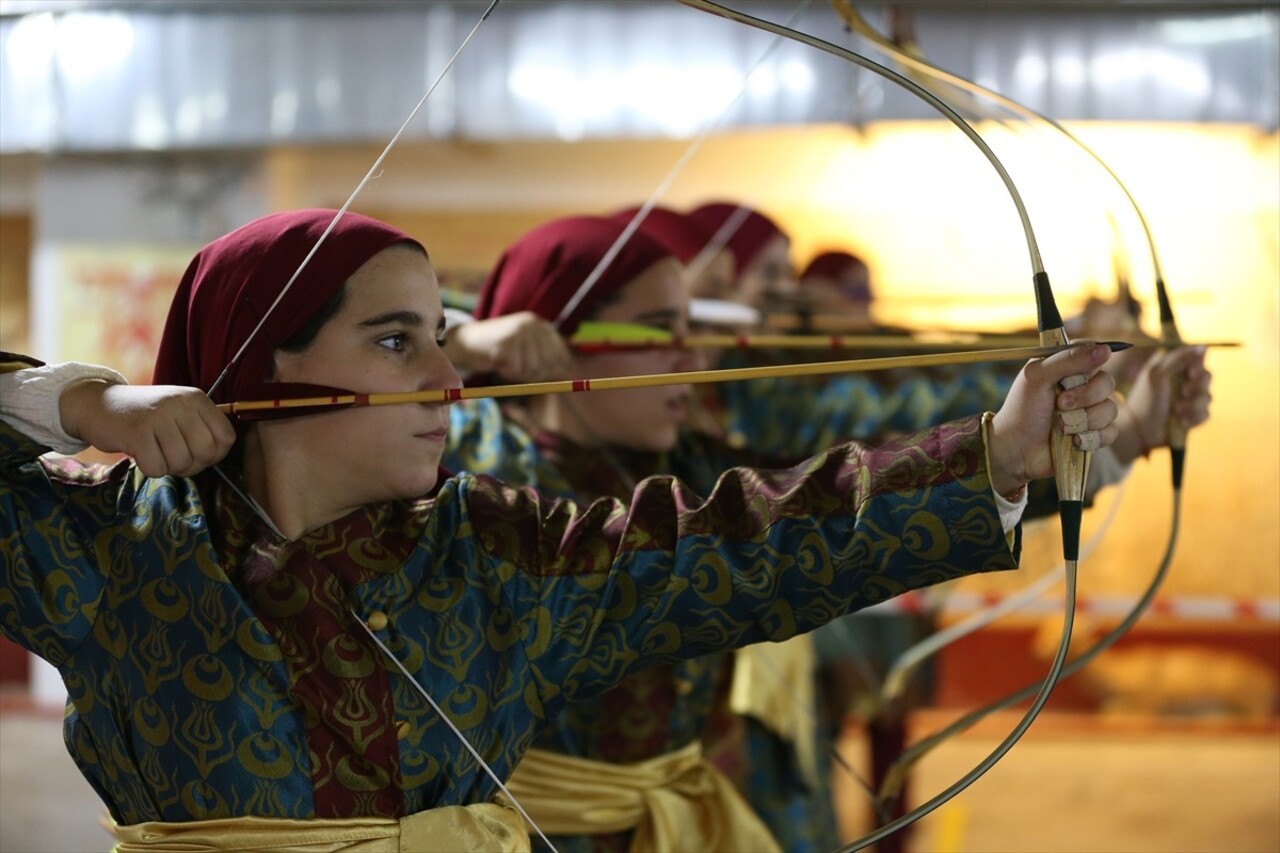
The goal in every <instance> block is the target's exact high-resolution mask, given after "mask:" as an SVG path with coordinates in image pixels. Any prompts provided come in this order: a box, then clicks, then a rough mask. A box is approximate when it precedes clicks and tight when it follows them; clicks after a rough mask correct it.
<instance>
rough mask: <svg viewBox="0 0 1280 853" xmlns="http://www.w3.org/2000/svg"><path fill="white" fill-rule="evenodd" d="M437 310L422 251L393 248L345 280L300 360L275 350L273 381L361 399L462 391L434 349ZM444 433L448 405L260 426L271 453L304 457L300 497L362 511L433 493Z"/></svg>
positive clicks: (439, 320)
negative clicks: (305, 476) (313, 495)
mask: <svg viewBox="0 0 1280 853" xmlns="http://www.w3.org/2000/svg"><path fill="white" fill-rule="evenodd" d="M443 316H444V315H443V311H442V309H441V305H440V292H439V287H438V285H437V283H436V277H435V273H434V272H433V271H432V269H431V264H430V263H429V262H428V260H427V258H426V256H425V255H423V254H422V252H420V251H418V250H416V249H414V248H411V247H408V246H392V247H391V248H388V249H384V250H383V251H381V252H379V253H378V254H377V255H374V256H373V257H372V258H370V259H369V260H368V261H367V262H365V264H364V265H362V266H361V267H360V268H359V269H358V270H356V272H355V273H354V274H353V275H352V276H351V278H349V279H347V282H346V298H345V300H344V302H343V305H342V308H341V309H340V310H339V311H338V313H337V314H335V315H334V316H333V317H332V318H331V319H330V320H329V321H328V322H327V323H325V325H324V326H323V327H322V328H321V329H320V332H319V333H318V334H317V335H316V337H315V340H314V341H313V342H312V344H311V345H310V346H309V347H308V348H307V349H305V350H303V351H302V352H298V353H290V352H284V351H281V350H277V352H276V378H277V379H278V380H279V381H281V382H306V383H313V384H317V385H329V386H333V387H337V388H345V389H348V390H351V391H356V392H359V393H374V392H388V391H419V390H427V389H438V388H456V387H460V386H461V384H462V382H461V380H460V379H459V378H458V374H457V373H456V372H455V371H454V369H453V365H452V364H451V363H450V362H449V360H448V358H446V357H445V354H444V352H443V351H442V350H441V349H440V345H439V343H438V338H439V336H440V335H441V334H442V332H443V323H444V320H443ZM448 424H449V412H448V406H447V404H428V405H424V404H403V405H392V406H376V407H366V408H353V409H345V410H340V411H335V412H331V413H325V414H319V415H310V416H305V417H300V418H290V419H287V420H281V421H266V422H263V423H262V424H261V425H260V427H261V428H262V430H263V433H262V434H263V440H264V444H265V443H267V442H268V441H270V447H271V451H272V452H283V453H289V454H293V455H295V458H297V456H296V454H303V455H305V461H304V465H305V467H306V470H308V472H309V474H310V477H311V479H310V481H309V482H308V483H307V484H306V486H305V488H306V489H307V490H308V491H310V490H312V489H321V490H324V489H328V490H332V492H333V494H332V495H328V496H326V495H324V494H323V493H322V494H321V496H322V497H332V498H333V499H334V500H335V501H337V502H347V503H349V505H350V506H352V507H354V506H359V505H361V504H364V503H370V502H373V501H380V500H394V499H400V498H411V497H417V496H419V495H422V494H423V493H425V492H428V491H430V490H431V488H432V487H433V486H434V485H435V481H436V469H437V466H438V465H439V464H440V455H441V453H442V451H443V448H444V439H445V433H446V431H447V429H448Z"/></svg>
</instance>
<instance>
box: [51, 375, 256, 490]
mask: <svg viewBox="0 0 1280 853" xmlns="http://www.w3.org/2000/svg"><path fill="white" fill-rule="evenodd" d="M58 412H59V416H60V417H61V418H62V428H63V430H65V431H66V433H67V434H68V435H71V436H73V437H75V438H78V439H80V440H81V441H84V442H88V443H89V444H90V445H92V446H93V447H96V448H97V449H98V450H103V451H107V452H109V453H117V452H118V453H126V454H128V455H129V456H132V457H133V458H134V460H135V461H136V462H137V464H138V469H139V470H141V471H142V473H143V474H145V475H147V476H148V477H160V476H164V475H172V476H176V477H190V476H192V475H194V474H198V473H199V472H201V471H203V470H204V469H206V468H208V467H209V466H211V465H214V464H216V463H217V462H219V461H220V460H221V459H222V458H223V457H224V456H226V455H227V453H228V452H229V451H230V450H231V446H232V445H233V444H235V440H236V432H235V429H234V428H233V427H232V426H231V421H229V420H228V419H227V416H226V415H224V414H223V413H222V412H220V411H218V409H217V407H216V406H215V405H214V404H213V401H212V400H210V399H209V397H208V396H207V395H206V394H205V393H204V392H203V391H201V390H200V389H198V388H183V387H180V386H176V385H116V384H111V383H108V382H102V381H99V380H86V381H82V382H76V383H74V384H72V385H70V386H68V387H67V388H66V389H65V390H64V391H63V392H62V396H61V397H60V398H59V400H58Z"/></svg>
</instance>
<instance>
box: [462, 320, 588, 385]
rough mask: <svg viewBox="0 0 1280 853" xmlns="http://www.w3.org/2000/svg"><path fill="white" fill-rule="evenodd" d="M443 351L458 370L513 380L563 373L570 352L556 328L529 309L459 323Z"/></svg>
mask: <svg viewBox="0 0 1280 853" xmlns="http://www.w3.org/2000/svg"><path fill="white" fill-rule="evenodd" d="M445 353H446V354H447V355H448V356H449V358H450V360H452V361H453V363H454V364H455V365H456V366H457V367H458V369H459V370H461V371H464V372H466V373H497V374H499V375H500V376H502V377H503V378H505V379H508V380H511V381H513V382H536V381H538V380H543V379H551V378H554V377H558V376H564V375H565V373H566V371H567V370H568V367H569V356H570V353H569V347H568V345H567V344H566V343H565V341H564V337H563V336H561V334H560V332H559V330H557V329H556V327H555V326H554V325H552V324H551V323H550V322H548V321H547V320H544V319H543V318H541V317H539V316H538V315H537V314H534V313H533V312H532V311H520V312H517V313H515V314H507V315H505V316H502V317H493V318H491V319H487V320H476V321H475V322H472V323H466V324H464V325H461V326H459V327H457V328H456V329H453V330H452V331H451V332H450V333H449V339H448V342H447V343H446V344H445Z"/></svg>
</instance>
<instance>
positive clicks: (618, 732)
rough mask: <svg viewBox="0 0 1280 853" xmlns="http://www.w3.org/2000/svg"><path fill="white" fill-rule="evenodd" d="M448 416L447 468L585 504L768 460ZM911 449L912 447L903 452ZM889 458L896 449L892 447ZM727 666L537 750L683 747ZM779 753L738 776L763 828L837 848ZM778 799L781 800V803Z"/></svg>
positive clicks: (820, 808) (816, 799)
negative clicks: (586, 440) (592, 439)
mask: <svg viewBox="0 0 1280 853" xmlns="http://www.w3.org/2000/svg"><path fill="white" fill-rule="evenodd" d="M451 418H452V423H451V426H450V434H449V448H448V451H447V453H446V457H445V460H444V464H445V465H446V466H448V467H451V468H455V469H457V470H464V471H472V472H481V473H490V474H493V475H494V476H497V477H500V478H502V479H503V480H506V481H509V482H519V483H522V484H528V485H533V486H537V487H538V488H539V489H541V490H543V491H544V492H547V493H549V494H553V495H556V496H562V497H572V498H575V499H579V500H582V499H591V498H594V497H597V496H599V495H600V494H602V493H603V494H612V495H617V496H626V495H628V494H629V492H630V485H629V482H628V481H630V480H639V479H642V478H644V477H645V476H649V475H652V474H654V473H656V472H663V473H670V474H673V475H675V476H677V477H679V478H680V480H681V481H682V482H684V483H686V484H687V485H688V486H689V487H690V488H692V489H695V490H697V491H700V492H704V493H708V492H710V491H711V490H712V489H714V488H715V484H716V481H717V479H718V478H719V476H720V474H721V473H723V472H724V471H726V470H728V469H729V468H731V467H733V466H735V465H742V464H746V463H752V464H764V463H765V462H766V461H767V460H764V459H761V458H758V455H756V454H748V453H747V452H745V451H737V450H734V449H732V448H730V447H728V446H727V445H725V444H723V443H721V442H719V441H716V440H714V439H712V438H709V437H707V436H705V435H700V434H696V433H691V432H688V431H685V432H683V433H682V436H681V440H680V444H679V445H678V446H677V447H676V448H675V449H674V450H673V451H672V452H670V453H666V454H652V453H638V452H629V451H625V450H621V449H618V448H611V449H609V450H607V451H603V452H602V451H601V450H599V449H592V448H585V447H581V446H578V445H575V444H573V443H572V442H569V441H567V440H565V439H563V438H561V437H557V436H554V435H551V434H548V433H546V432H545V431H533V432H531V431H528V430H526V429H524V428H522V427H521V426H520V425H519V424H518V423H516V422H515V420H513V418H511V417H507V416H504V412H503V409H502V407H500V406H499V405H498V404H496V403H495V402H493V401H491V400H475V401H470V402H468V403H466V404H462V405H455V406H454V407H453V410H452V415H451ZM919 438H920V437H919V436H918V437H917V439H919ZM907 446H910V445H909V443H908V444H906V445H903V446H902V447H903V448H905V447H907ZM877 452H879V451H877ZM883 452H886V453H895V452H898V451H897V450H895V449H889V448H886V450H885V451H883ZM623 472H625V474H624V473H623ZM921 500H924V501H926V502H927V500H928V499H927V497H925V496H923V495H922V497H921ZM921 508H922V509H924V511H925V512H926V513H927V512H929V509H927V508H925V507H923V506H922V507H921ZM934 509H935V510H936V511H939V512H940V511H941V510H940V508H937V507H935V508H934ZM934 520H936V521H940V519H936V518H935V519H934ZM997 524H998V522H997ZM932 535H934V534H930V536H932ZM955 571H957V572H958V573H961V574H962V573H964V571H965V570H964V568H962V567H961V566H960V565H956V566H955ZM725 662H727V661H725V660H724V657H723V656H715V657H714V658H713V659H702V660H695V661H689V662H685V663H681V664H676V665H673V666H670V667H655V668H650V669H647V670H644V671H642V672H640V673H637V674H636V675H634V676H632V677H630V678H628V679H627V680H626V681H624V682H622V683H621V684H619V685H618V686H617V687H615V688H613V689H612V690H610V691H608V692H606V693H605V694H603V695H602V696H601V697H599V698H598V699H596V700H593V701H590V702H583V703H577V704H574V705H571V706H570V707H569V708H568V709H567V710H566V711H565V712H563V713H562V714H560V715H559V716H558V717H557V718H556V719H555V720H554V721H553V722H552V726H551V728H550V729H549V730H548V731H547V732H545V733H544V734H543V735H541V736H540V737H539V738H538V740H537V745H538V746H539V747H541V748H543V749H547V750H552V751H557V752H564V753H567V754H569V755H573V756H577V757H581V758H591V759H596V760H600V761H608V762H635V761H643V760H645V759H648V758H653V757H655V756H657V755H660V754H662V753H665V752H671V751H674V750H677V749H680V748H681V747H684V746H686V745H687V744H688V743H690V742H691V741H692V740H694V739H695V738H698V737H699V736H701V735H702V734H703V733H704V732H705V730H706V728H707V725H708V722H709V720H710V718H711V715H712V713H713V711H714V710H715V707H714V706H715V704H716V701H717V699H721V700H722V699H723V698H724V693H725V692H726V688H727V684H725V683H723V678H724V675H725V667H724V665H723V664H724V663H725ZM717 690H718V691H719V692H718V693H717ZM753 733H754V734H757V735H758V737H759V739H760V741H761V742H762V743H764V742H766V741H768V739H769V734H768V732H767V731H764V730H761V731H760V732H758V733H755V732H754V731H753ZM753 746H754V744H753ZM777 750H781V751H782V752H784V753H785V752H787V750H788V747H787V746H786V745H784V744H773V745H770V744H767V743H765V745H764V747H763V751H761V750H755V751H753V752H752V755H753V757H756V756H757V755H759V756H763V755H765V754H766V753H767V754H768V755H769V761H768V764H767V769H766V766H765V765H763V764H762V765H761V766H760V768H759V769H760V772H761V773H768V774H769V775H770V777H771V779H772V781H771V782H770V783H769V784H767V785H753V784H751V782H752V780H755V779H757V778H758V774H757V775H753V776H750V777H748V776H747V775H746V774H745V773H744V774H735V776H736V777H737V779H738V781H739V782H740V783H741V787H742V788H743V790H745V791H748V792H749V793H750V794H757V793H759V792H768V794H767V796H763V797H762V798H757V797H753V798H752V802H753V805H757V806H759V807H761V811H762V813H763V816H764V817H765V818H766V823H768V825H769V826H770V828H771V829H773V830H774V833H775V835H777V837H778V838H779V840H780V841H783V846H784V849H788V850H793V849H804V850H808V849H828V848H830V847H834V846H836V836H835V815H834V811H833V808H832V805H831V803H830V798H829V796H828V791H827V789H826V787H825V786H823V787H821V789H819V790H814V789H813V788H812V786H811V785H810V784H808V783H807V782H806V781H805V780H803V779H802V778H801V774H800V773H799V770H798V768H797V767H795V766H794V765H795V762H794V760H792V761H790V762H788V761H787V760H786V759H785V758H783V757H781V756H779V757H777V758H775V757H773V755H772V752H773V751H777ZM820 755H821V756H822V761H821V762H820V764H821V767H822V768H823V769H826V768H827V767H828V766H829V762H828V761H827V760H826V758H825V755H826V753H825V750H822V751H820ZM775 792H776V793H775ZM757 800H759V802H757ZM775 800H780V801H781V802H776V803H775V802H774V801H775ZM552 841H553V842H554V843H555V844H556V846H557V848H559V849H560V850H565V851H576V850H593V849H594V850H599V849H607V850H626V849H627V841H628V837H627V836H626V835H621V836H610V837H603V836H597V837H595V838H593V839H584V838H566V837H558V838H553V839H552ZM824 845H825V848H824Z"/></svg>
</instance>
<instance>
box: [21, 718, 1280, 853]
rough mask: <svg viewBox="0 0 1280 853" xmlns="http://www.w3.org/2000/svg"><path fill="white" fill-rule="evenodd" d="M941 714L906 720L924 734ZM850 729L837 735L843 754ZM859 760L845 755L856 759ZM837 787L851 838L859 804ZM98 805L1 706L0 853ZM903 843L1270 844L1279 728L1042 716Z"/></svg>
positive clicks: (920, 787) (63, 843) (926, 770)
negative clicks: (999, 759) (991, 766)
mask: <svg viewBox="0 0 1280 853" xmlns="http://www.w3.org/2000/svg"><path fill="white" fill-rule="evenodd" d="M943 719H945V715H941V714H939V713H938V712H931V713H926V714H922V715H918V716H917V717H916V718H914V719H913V722H912V731H913V733H919V732H927V731H932V730H934V729H935V728H937V726H938V725H939V723H940V722H941V721H942V720H943ZM1014 720H1015V718H1014V717H1009V716H1002V717H1000V718H998V719H994V720H991V721H989V722H986V723H984V724H982V725H981V726H980V727H979V728H977V729H976V730H975V731H973V732H970V733H966V734H965V735H964V736H962V737H960V738H959V739H957V740H954V741H952V742H949V743H947V744H945V745H943V746H942V747H940V748H939V749H938V750H937V751H936V752H935V753H934V754H932V755H931V756H929V757H927V758H926V759H925V760H924V761H923V763H922V764H921V766H920V768H919V771H918V772H917V774H916V775H915V776H914V777H913V780H912V784H913V790H914V792H915V794H916V795H917V797H919V798H927V797H929V796H931V795H932V794H934V793H935V792H937V791H939V790H941V789H943V788H945V787H946V786H947V785H949V784H951V783H952V782H954V781H955V780H956V779H958V778H959V777H960V776H961V775H963V774H964V772H965V771H966V770H968V769H969V768H970V767H972V766H973V765H974V764H976V763H977V762H978V761H980V760H981V759H982V758H983V757H984V756H985V755H986V754H987V753H988V752H990V751H991V749H992V748H993V747H994V746H995V744H996V743H998V741H999V740H1000V739H1001V737H1002V736H1003V734H1004V733H1005V732H1007V731H1008V730H1009V729H1010V728H1012V725H1013V722H1014ZM860 744H861V739H860V736H859V733H858V732H857V731H856V730H849V731H848V732H847V734H846V737H845V738H844V739H843V741H842V743H841V749H842V751H843V752H844V754H845V755H847V756H850V757H851V758H855V759H856V756H857V755H858V754H859V752H860ZM857 763H860V762H858V761H856V760H855V764H857ZM851 788H852V783H851V782H848V781H847V780H845V781H844V782H842V783H841V784H840V785H839V786H838V791H837V795H838V797H839V798H840V802H841V803H842V804H843V805H844V808H843V811H844V813H845V814H844V817H845V818H846V820H847V821H848V823H849V824H850V825H849V827H848V829H849V838H850V840H852V838H854V837H856V836H855V833H856V831H857V827H856V826H855V825H854V824H856V823H857V821H858V816H859V813H860V812H861V809H860V804H861V803H862V802H863V800H862V799H860V795H858V794H857V792H856V791H852V790H850V789H851ZM102 815H103V809H102V807H101V804H100V803H99V801H98V799H97V797H96V796H95V795H94V793H93V791H92V790H91V789H90V788H89V787H88V785H87V784H86V783H85V782H84V780H83V779H82V778H81V777H80V775H79V773H78V772H77V771H76V769H75V767H74V765H73V764H72V762H71V759H70V758H69V757H68V756H67V753H66V750H65V748H64V747H63V745H62V735H61V719H60V715H58V714H56V713H49V712H32V711H30V710H14V709H13V708H12V706H10V708H9V709H8V710H4V711H3V712H0V851H5V853H39V851H49V853H78V852H79V851H106V850H108V849H109V848H110V841H109V839H108V837H107V835H106V834H105V832H104V831H103V830H102V828H101V827H100V826H99V820H100V819H101V817H102ZM908 849H909V850H912V851H930V853H960V851H982V853H997V851H1018V853H1028V851H1043V853H1050V851H1071V853H1087V852H1088V851H1098V853H1118V851H1126V853H1129V851H1135V852H1136V851H1177V853H1194V852H1195V851H1206V853H1208V851H1213V853H1228V851H1267V853H1275V851H1280V724H1261V725H1248V726H1241V725H1232V726H1221V725H1213V724H1199V723H1197V724H1167V723H1159V722H1153V721H1151V720H1131V721H1123V720H1121V721H1115V720H1112V721H1107V722H1102V721H1099V720H1098V719H1097V718H1093V717H1087V716H1080V715H1062V716H1052V715H1051V716H1048V717H1045V718H1043V719H1041V720H1039V721H1037V723H1036V724H1035V725H1034V726H1033V727H1032V729H1031V731H1030V732H1029V733H1028V734H1027V736H1026V737H1025V738H1024V739H1023V740H1022V741H1021V742H1020V743H1019V744H1018V745H1017V746H1015V747H1014V749H1013V752H1012V753H1010V755H1009V756H1008V757H1007V758H1005V759H1004V761H1002V762H1001V763H999V764H997V765H996V766H995V768H994V769H992V770H991V772H990V773H988V774H987V775H986V776H985V777H983V778H982V779H980V780H979V781H978V782H977V783H975V784H974V785H973V787H971V788H970V789H969V790H967V791H966V792H964V793H962V794H961V795H960V796H959V797H957V798H956V799H955V800H953V801H951V802H950V803H948V804H946V805H944V806H942V807H941V808H940V809H939V810H938V811H936V812H935V813H934V814H933V815H931V816H929V817H927V818H925V819H924V820H923V821H922V822H921V823H920V824H919V826H918V828H916V829H915V831H914V834H913V835H912V836H911V837H910V839H909V843H908Z"/></svg>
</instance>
